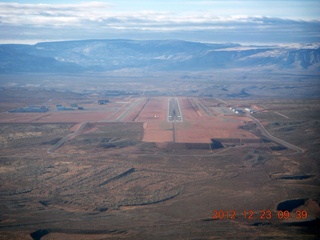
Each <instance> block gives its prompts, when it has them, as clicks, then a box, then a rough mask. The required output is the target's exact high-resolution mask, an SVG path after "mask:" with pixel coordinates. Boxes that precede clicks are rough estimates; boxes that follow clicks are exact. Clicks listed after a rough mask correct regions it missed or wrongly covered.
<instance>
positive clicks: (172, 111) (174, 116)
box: [167, 98, 183, 122]
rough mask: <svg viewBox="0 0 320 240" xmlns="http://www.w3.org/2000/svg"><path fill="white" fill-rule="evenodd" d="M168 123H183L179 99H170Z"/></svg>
mask: <svg viewBox="0 0 320 240" xmlns="http://www.w3.org/2000/svg"><path fill="white" fill-rule="evenodd" d="M167 120H168V122H183V119H182V113H181V109H180V105H179V101H178V98H169V99H168V117H167Z"/></svg>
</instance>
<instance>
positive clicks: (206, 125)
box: [138, 97, 258, 143]
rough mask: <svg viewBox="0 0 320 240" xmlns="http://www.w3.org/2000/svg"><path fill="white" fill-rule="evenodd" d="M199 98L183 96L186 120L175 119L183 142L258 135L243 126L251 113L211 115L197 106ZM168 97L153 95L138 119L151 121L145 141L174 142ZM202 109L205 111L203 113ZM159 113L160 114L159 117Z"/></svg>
mask: <svg viewBox="0 0 320 240" xmlns="http://www.w3.org/2000/svg"><path fill="white" fill-rule="evenodd" d="M190 101H192V102H193V103H194V104H197V103H198V102H197V101H195V99H190V100H189V99H188V98H183V97H181V98H179V103H180V107H181V111H182V116H183V122H175V141H176V142H181V143H210V142H211V138H240V139H257V138H258V137H257V136H255V135H253V134H252V133H250V132H248V131H245V130H242V129H240V128H239V127H240V126H241V125H243V124H244V122H245V121H251V119H250V118H247V117H234V116H224V117H216V116H207V115H206V113H205V112H203V111H202V109H195V108H194V107H193V106H192V104H191V102H190ZM167 104H168V98H153V99H151V100H150V101H149V102H148V103H147V105H146V106H145V108H144V110H143V111H142V112H141V114H140V117H139V119H138V121H143V122H147V123H148V124H146V125H145V130H144V138H143V141H146V142H172V141H173V137H172V135H173V132H172V123H168V122H167V118H166V115H167V107H168V106H167ZM199 112H200V113H201V114H199ZM155 116H159V117H155Z"/></svg>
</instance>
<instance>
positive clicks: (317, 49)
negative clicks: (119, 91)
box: [0, 39, 320, 73]
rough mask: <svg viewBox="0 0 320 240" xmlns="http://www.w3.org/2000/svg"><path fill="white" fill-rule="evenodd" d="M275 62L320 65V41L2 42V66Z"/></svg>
mask: <svg viewBox="0 0 320 240" xmlns="http://www.w3.org/2000/svg"><path fill="white" fill-rule="evenodd" d="M256 67H272V68H275V69H308V70H315V71H320V45H311V46H308V45H302V46H299V47H285V46H272V47H270V46H264V47H263V46H249V47H245V46H241V45H239V44H232V43H226V44H208V43H197V42H186V41H178V40H149V41H139V40H122V39H115V40H80V41H61V42H43V43H37V44H35V45H23V44H2V45H0V72H1V73H14V72H70V73H72V72H86V71H97V72H100V71H110V70H120V69H128V68H129V69H130V68H134V69H146V70H157V71H161V70H167V71H171V70H210V69H232V68H256Z"/></svg>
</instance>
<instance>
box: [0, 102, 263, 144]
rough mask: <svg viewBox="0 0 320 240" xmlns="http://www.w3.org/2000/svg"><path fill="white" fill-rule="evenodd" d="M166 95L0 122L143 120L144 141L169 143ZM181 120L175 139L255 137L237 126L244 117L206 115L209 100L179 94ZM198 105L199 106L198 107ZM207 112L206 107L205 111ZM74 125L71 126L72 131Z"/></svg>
mask: <svg viewBox="0 0 320 240" xmlns="http://www.w3.org/2000/svg"><path fill="white" fill-rule="evenodd" d="M168 99H169V98H168V97H153V98H126V99H122V101H121V99H120V100H118V101H113V102H112V103H110V104H106V105H97V104H91V105H87V106H86V110H83V111H79V110H75V111H51V112H46V113H9V112H6V113H1V115H0V123H8V122H10V123H82V122H133V121H135V122H144V123H146V124H145V125H144V137H143V141H145V142H157V143H161V142H172V141H173V123H171V122H168V121H167V113H168ZM179 104H180V108H181V112H182V118H183V122H175V123H174V126H175V141H176V142H181V143H209V142H211V139H212V138H240V139H257V137H256V136H255V135H253V134H252V133H250V132H248V131H245V130H242V129H240V128H239V127H240V126H241V125H243V124H244V122H245V121H251V119H250V118H247V117H245V116H242V117H241V116H209V115H208V114H207V113H206V112H205V111H204V108H206V109H207V108H208V106H209V104H210V102H208V101H205V102H201V101H200V100H199V99H196V98H190V99H189V98H186V97H179ZM200 105H201V106H200ZM206 111H207V110H206ZM76 128H77V127H74V129H75V130H76Z"/></svg>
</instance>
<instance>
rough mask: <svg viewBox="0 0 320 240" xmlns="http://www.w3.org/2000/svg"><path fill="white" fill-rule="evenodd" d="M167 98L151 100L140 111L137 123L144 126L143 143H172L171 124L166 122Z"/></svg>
mask: <svg viewBox="0 0 320 240" xmlns="http://www.w3.org/2000/svg"><path fill="white" fill-rule="evenodd" d="M167 111H168V98H166V97H158V98H151V99H150V100H149V101H148V103H147V104H146V105H145V107H144V109H143V110H142V111H141V113H140V115H139V117H138V118H137V121H138V122H146V124H145V125H144V136H143V141H145V142H172V139H173V137H172V123H168V122H167Z"/></svg>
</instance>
